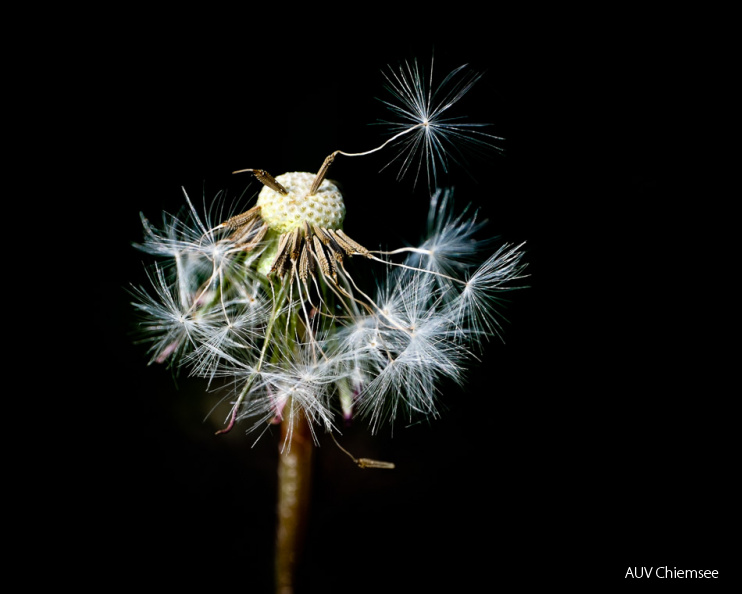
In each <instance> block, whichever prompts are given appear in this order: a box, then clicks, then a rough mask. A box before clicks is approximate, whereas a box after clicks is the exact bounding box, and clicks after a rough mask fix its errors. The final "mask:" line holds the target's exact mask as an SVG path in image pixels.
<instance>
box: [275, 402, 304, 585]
mask: <svg viewBox="0 0 742 594" xmlns="http://www.w3.org/2000/svg"><path fill="white" fill-rule="evenodd" d="M288 406H289V407H293V408H294V410H293V412H291V413H290V412H288V411H285V412H284V417H283V421H282V422H281V445H280V447H281V448H282V451H281V452H279V455H278V504H277V509H276V512H277V519H278V525H277V530H276V549H275V567H274V569H275V580H276V584H275V585H276V593H277V594H291V593H293V592H294V585H295V583H296V573H297V569H298V567H299V562H300V558H301V553H302V548H303V541H304V535H305V532H306V523H307V522H306V521H307V513H308V510H309V495H310V487H311V472H312V450H313V449H314V443H313V442H312V434H311V429H310V427H309V423H308V421H307V418H306V415H305V414H304V412H303V411H302V409H301V407H299V406H295V405H294V403H293V402H290V403H289V405H288ZM287 408H288V407H287ZM285 444H288V445H286V447H284V445H285Z"/></svg>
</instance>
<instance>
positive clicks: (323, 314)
mask: <svg viewBox="0 0 742 594" xmlns="http://www.w3.org/2000/svg"><path fill="white" fill-rule="evenodd" d="M460 73H461V70H460V69H457V70H456V71H454V72H453V73H451V75H449V77H447V78H446V79H445V81H444V86H445V85H446V84H448V85H451V89H450V90H449V91H448V92H439V93H436V92H431V90H430V87H429V83H428V82H427V81H426V80H425V79H424V78H423V77H422V75H421V74H420V72H419V70H418V69H417V66H416V65H415V66H414V67H410V66H409V65H408V66H406V67H403V68H400V70H399V71H398V72H394V71H393V72H392V74H391V75H389V77H388V81H389V83H390V85H391V91H392V94H393V95H394V97H395V101H396V102H398V103H390V104H389V106H390V107H392V109H393V111H394V112H395V113H396V114H397V115H398V116H401V119H402V121H401V123H398V124H397V128H396V130H397V132H396V134H395V136H393V137H392V138H391V139H390V140H388V141H387V142H385V143H384V144H382V145H381V146H380V147H377V148H376V149H373V150H372V151H368V152H367V153H358V154H351V153H342V152H341V151H337V152H336V153H334V154H333V155H331V156H330V158H328V161H327V163H326V164H327V165H329V163H331V162H332V158H334V156H335V155H336V154H342V155H348V156H358V155H360V154H368V153H370V152H374V151H376V150H379V149H381V148H383V147H384V146H386V145H387V144H392V145H395V144H396V145H397V146H401V147H402V149H401V153H400V155H401V157H400V158H402V170H403V171H406V170H407V169H408V168H409V167H410V166H411V163H413V162H414V160H415V159H421V162H422V161H424V162H426V163H427V167H428V170H427V171H428V175H429V178H430V179H431V180H434V179H435V177H436V176H437V173H438V172H437V168H436V163H438V164H439V166H443V167H444V168H445V167H446V164H445V157H446V155H448V154H449V153H448V151H447V148H446V145H447V143H450V142H455V141H458V140H461V139H462V138H463V139H469V140H470V141H474V142H476V143H483V142H485V139H484V137H483V136H482V135H481V134H478V135H472V134H470V133H469V131H470V128H468V127H467V125H465V124H461V123H460V122H458V121H456V122H454V120H452V119H449V118H448V109H449V108H450V107H452V105H453V104H454V103H455V102H456V101H458V100H459V99H460V98H461V97H462V96H463V95H464V94H465V93H466V92H467V91H468V90H469V88H470V87H471V85H472V84H473V82H474V81H475V80H476V77H468V78H464V79H461V80H460V81H459V82H456V80H457V79H456V75H458V74H460ZM442 88H443V87H442ZM444 116H445V117H444ZM490 138H495V137H490ZM418 167H419V166H418ZM251 171H252V170H251ZM418 172H419V168H418ZM261 175H264V176H265V175H267V174H265V172H262V170H261ZM280 179H282V178H280V176H279V180H280ZM271 183H275V180H274V182H271ZM279 183H280V182H279ZM186 202H187V205H188V206H187V209H186V210H185V211H184V213H183V214H182V215H180V216H173V215H165V217H164V219H163V224H162V226H161V227H160V228H157V227H155V226H153V225H151V224H150V223H149V221H147V220H146V219H144V218H143V219H142V220H143V224H144V231H145V233H144V241H143V242H142V243H141V244H139V246H138V247H139V248H140V249H142V250H143V251H145V252H147V253H149V254H151V255H153V256H155V257H156V258H157V260H158V262H157V264H155V265H154V267H153V268H151V270H150V273H149V274H150V281H151V287H150V288H149V289H144V288H136V289H134V291H133V293H134V297H135V300H134V306H135V307H136V309H137V311H138V312H139V314H141V321H140V331H141V334H142V338H143V339H144V340H145V341H147V342H148V343H149V353H150V356H151V361H152V362H158V363H168V364H171V365H175V366H177V367H179V368H181V367H182V368H185V369H187V370H188V372H189V373H190V374H192V375H194V376H200V377H205V378H208V380H209V382H210V385H215V386H216V385H217V384H218V387H219V389H227V390H228V393H229V396H228V398H230V399H231V402H232V409H231V414H230V416H229V417H228V418H227V419H226V421H225V430H229V429H231V427H232V426H233V425H234V424H235V423H236V422H237V421H240V420H248V419H249V420H250V423H248V427H249V429H253V430H254V429H257V430H259V432H260V433H262V431H260V429H261V428H262V429H264V428H267V427H269V426H270V425H271V424H273V423H276V422H279V421H281V420H284V419H286V418H288V419H289V420H290V419H291V418H292V416H293V415H299V414H301V415H303V416H305V417H306V418H307V419H308V420H309V421H310V424H311V426H312V427H313V430H315V429H316V428H318V427H320V428H322V429H324V430H326V431H333V430H334V429H335V428H336V427H337V426H338V423H339V420H340V419H341V418H344V419H345V420H346V421H348V420H349V419H350V418H361V419H364V420H366V421H367V422H368V423H369V426H370V428H371V430H372V431H373V432H375V431H377V430H378V429H379V427H380V426H381V424H382V423H384V422H386V421H394V420H395V419H397V418H399V417H400V416H404V417H405V418H406V419H411V418H414V417H415V416H422V417H430V416H436V415H437V411H438V406H437V385H438V384H439V381H440V380H441V379H442V378H447V379H450V380H453V381H454V382H458V383H461V382H462V381H463V379H464V372H465V369H466V366H467V363H468V362H469V361H470V360H471V359H472V358H474V357H476V356H477V355H478V353H479V350H480V348H481V346H482V344H483V342H484V341H485V340H487V339H488V338H489V337H491V336H495V335H498V334H499V332H500V324H499V322H500V318H499V315H500V314H499V310H498V301H499V300H500V299H501V297H502V294H503V292H504V291H507V290H510V289H512V288H515V287H516V286H517V281H518V280H519V279H521V278H523V271H524V268H525V263H524V262H523V252H522V251H521V247H522V245H517V246H515V245H502V246H500V247H499V248H497V249H494V251H493V242H492V240H490V239H481V238H479V234H480V232H481V231H483V222H481V221H479V220H478V219H477V213H476V211H475V210H474V209H472V208H467V209H465V210H464V211H463V212H460V213H458V214H456V213H455V211H454V209H453V205H452V198H451V192H450V191H448V190H440V189H435V190H433V191H432V192H431V202H430V210H429V214H428V225H427V236H426V237H425V238H424V240H423V241H422V242H421V243H420V244H419V245H418V246H417V247H405V248H400V249H397V250H394V251H387V252H382V251H370V250H366V249H365V248H363V247H360V251H357V252H355V253H353V254H350V253H349V255H352V256H353V258H354V260H361V264H366V265H368V266H369V267H371V266H374V267H377V268H379V267H381V270H377V271H376V272H377V273H378V276H377V278H380V280H379V281H377V285H376V287H375V288H374V287H365V286H362V283H361V284H360V285H359V284H358V283H357V282H356V280H355V279H354V278H352V277H351V276H350V275H349V274H348V272H347V270H346V268H345V266H344V265H343V262H342V256H343V254H341V253H340V252H339V251H338V247H337V244H336V246H335V248H333V249H334V250H335V251H332V250H331V251H330V252H329V253H330V254H331V256H330V257H332V256H336V257H337V263H335V264H332V265H330V264H327V263H326V262H320V260H321V258H320V251H322V250H323V249H324V248H321V247H317V248H316V250H315V251H313V252H312V251H311V249H310V250H309V251H310V252H311V253H312V257H313V258H315V260H316V266H315V267H314V270H315V272H313V273H310V274H309V275H307V274H306V270H305V271H304V273H303V274H302V275H300V273H299V272H297V269H298V266H296V263H295V262H292V265H291V267H287V268H286V270H288V271H290V272H289V273H286V274H273V273H269V274H267V275H266V274H265V272H266V270H268V269H269V268H270V261H271V260H270V259H271V258H273V257H275V254H276V246H277V243H278V242H279V241H280V239H279V233H284V232H286V230H281V229H278V227H275V226H274V227H275V229H274V227H271V229H274V230H273V231H271V230H269V231H268V232H267V233H266V232H265V227H264V228H263V234H259V235H256V237H257V238H258V239H256V240H255V241H254V242H253V243H251V244H250V247H249V249H247V248H246V247H245V244H242V245H240V244H239V243H237V242H236V241H234V240H233V239H230V237H228V236H227V235H225V233H224V231H225V227H228V226H229V225H227V224H225V223H224V222H223V221H225V220H226V219H227V218H228V217H218V218H217V217H216V216H214V215H213V212H214V210H213V208H217V207H216V206H213V205H212V210H209V211H207V212H206V213H205V214H204V215H201V214H199V212H198V211H197V209H196V208H195V207H194V205H193V203H192V202H191V201H190V199H189V198H188V196H187V195H186ZM214 204H215V205H218V204H219V201H218V200H217V201H215V203H214ZM232 214H234V213H232ZM212 219H213V220H212ZM265 224H266V225H272V224H273V223H271V222H270V221H268V222H266V223H265ZM303 229H305V230H304V231H302V233H304V234H308V233H310V230H309V227H306V226H305V227H304V228H303ZM317 232H318V233H319V231H317ZM297 233H298V231H297ZM305 236H306V237H308V235H303V236H301V237H305ZM296 237H297V238H298V237H300V236H298V235H297V236H296ZM325 239H326V240H328V241H330V243H332V240H330V238H329V236H328V237H325ZM314 240H315V241H316V240H317V237H315V238H314ZM341 243H342V242H341ZM282 245H286V244H285V243H284V244H282ZM356 245H357V244H356ZM328 249H329V248H328ZM292 257H293V256H292ZM266 263H268V267H266ZM320 264H322V265H323V266H320ZM330 268H332V270H330ZM274 270H275V262H274ZM217 380H218V382H217ZM225 383H226V384H227V385H226V386H224V384H225ZM290 425H291V426H293V424H290Z"/></svg>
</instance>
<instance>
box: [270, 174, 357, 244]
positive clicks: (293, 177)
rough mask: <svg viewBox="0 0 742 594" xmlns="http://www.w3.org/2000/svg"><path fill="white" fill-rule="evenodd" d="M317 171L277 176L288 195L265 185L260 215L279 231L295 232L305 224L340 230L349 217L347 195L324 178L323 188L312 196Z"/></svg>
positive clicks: (272, 227)
mask: <svg viewBox="0 0 742 594" xmlns="http://www.w3.org/2000/svg"><path fill="white" fill-rule="evenodd" d="M315 177H316V174H314V173H305V172H303V171H294V172H291V173H284V174H283V175H279V176H278V177H276V181H277V182H278V183H279V184H281V185H282V186H283V187H284V188H286V190H287V191H288V194H280V193H278V192H276V191H275V190H271V189H270V188H269V187H268V186H265V187H264V188H263V189H262V190H261V191H260V194H259V195H258V206H259V207H260V216H261V217H263V220H264V221H265V222H266V223H267V224H268V226H269V227H270V228H271V229H273V230H274V231H277V232H278V233H286V232H288V231H293V230H294V229H296V228H297V227H300V226H301V225H303V224H304V221H306V222H307V223H309V224H310V225H317V226H319V227H324V228H325V229H340V228H341V226H342V224H343V219H344V218H345V203H344V202H343V195H342V194H341V193H340V190H338V188H337V186H336V185H335V184H333V183H332V182H330V181H328V180H326V179H325V180H322V183H321V184H320V187H319V189H318V190H317V191H316V192H315V193H314V194H313V195H311V196H309V190H310V189H311V187H312V182H314V178H315Z"/></svg>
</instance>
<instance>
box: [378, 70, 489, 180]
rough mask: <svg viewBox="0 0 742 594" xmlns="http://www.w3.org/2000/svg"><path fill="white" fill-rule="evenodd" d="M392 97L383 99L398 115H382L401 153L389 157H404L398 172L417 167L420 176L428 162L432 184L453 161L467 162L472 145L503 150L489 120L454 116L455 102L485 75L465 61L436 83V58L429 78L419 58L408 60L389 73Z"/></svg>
mask: <svg viewBox="0 0 742 594" xmlns="http://www.w3.org/2000/svg"><path fill="white" fill-rule="evenodd" d="M384 76H385V78H386V81H387V86H386V88H387V90H388V91H389V92H390V93H391V95H392V100H385V101H383V103H384V105H386V106H387V107H388V108H389V109H390V110H391V111H392V113H393V114H394V115H395V116H396V117H397V118H398V119H397V120H396V121H395V120H388V121H382V122H380V123H381V124H383V125H385V126H387V127H388V128H389V130H390V131H391V132H392V133H393V134H394V136H393V137H392V139H391V140H392V144H393V145H394V146H395V147H396V148H397V155H396V156H395V157H394V159H392V161H390V162H389V164H388V165H387V166H389V165H391V164H392V163H394V162H400V164H399V172H398V178H402V177H404V176H405V175H407V174H408V173H409V172H410V169H412V170H414V177H415V180H416V181H417V179H418V177H419V175H420V173H421V171H422V170H423V168H424V169H425V174H426V177H427V180H428V186H429V187H430V188H431V189H432V188H435V187H436V186H437V184H438V177H439V174H440V172H441V171H442V172H447V171H448V169H449V161H453V162H455V163H458V164H460V165H461V164H462V161H463V160H464V151H465V150H467V149H475V150H479V151H481V150H485V151H491V150H495V151H500V150H502V149H500V148H499V147H498V146H497V145H496V142H498V141H502V140H503V138H501V137H499V136H494V135H492V134H488V133H486V132H483V131H481V128H483V127H486V126H488V124H479V123H471V122H465V121H463V118H462V117H461V116H450V115H449V110H450V109H451V108H452V107H454V106H455V105H456V103H458V102H459V101H460V100H461V99H462V98H463V97H464V95H466V94H467V93H468V92H469V90H471V88H472V87H473V86H474V85H475V84H476V82H477V81H478V80H479V79H480V78H481V76H482V75H481V74H479V73H475V72H472V71H470V70H468V67H467V65H462V66H459V67H458V68H456V69H455V70H453V71H451V72H450V73H449V74H448V75H447V76H446V77H445V78H444V79H443V81H442V82H441V83H440V85H438V86H437V87H435V86H434V83H433V63H432V61H431V66H430V73H429V76H428V77H427V78H426V76H425V74H424V72H423V71H422V69H421V68H420V67H419V65H418V63H417V60H414V61H413V62H412V63H409V62H404V63H403V64H402V65H400V66H399V67H398V69H396V70H395V69H392V68H390V69H389V71H388V72H387V73H385V74H384Z"/></svg>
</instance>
